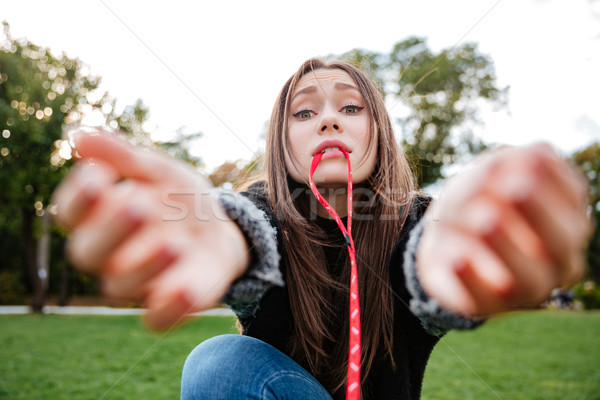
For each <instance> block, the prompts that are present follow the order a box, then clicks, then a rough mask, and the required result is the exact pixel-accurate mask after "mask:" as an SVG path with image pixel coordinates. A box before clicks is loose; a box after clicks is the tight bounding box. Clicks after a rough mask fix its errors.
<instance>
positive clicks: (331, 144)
mask: <svg viewBox="0 0 600 400" xmlns="http://www.w3.org/2000/svg"><path fill="white" fill-rule="evenodd" d="M344 151H345V152H347V153H352V151H350V149H348V147H347V146H346V145H345V144H344V143H343V142H341V141H339V140H325V141H324V142H322V143H321V144H320V145H319V146H318V147H317V148H316V149H315V151H313V156H314V155H315V154H318V153H323V154H324V155H325V154H328V153H330V154H331V155H333V154H334V153H335V154H343V153H344Z"/></svg>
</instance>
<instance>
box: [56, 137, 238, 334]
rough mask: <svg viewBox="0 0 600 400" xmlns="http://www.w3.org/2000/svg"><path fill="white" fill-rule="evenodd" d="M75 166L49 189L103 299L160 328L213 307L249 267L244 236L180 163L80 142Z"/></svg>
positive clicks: (72, 253)
mask: <svg viewBox="0 0 600 400" xmlns="http://www.w3.org/2000/svg"><path fill="white" fill-rule="evenodd" d="M76 147H77V151H78V152H79V154H80V155H81V157H82V159H81V160H80V161H79V162H78V163H77V165H76V166H75V167H74V168H73V170H72V171H71V172H70V173H69V175H68V176H67V178H66V179H65V180H64V181H63V182H62V183H61V185H60V186H59V188H58V189H57V190H56V192H55V194H54V196H53V199H52V203H53V204H54V205H55V206H56V220H57V221H58V222H59V223H60V224H62V225H63V226H65V227H66V228H67V229H69V230H70V231H71V235H70V237H69V239H68V242H67V255H68V257H69V258H70V260H71V261H72V263H73V264H74V265H75V266H76V267H77V268H78V269H80V270H81V271H84V272H87V273H91V274H95V275H98V276H99V277H100V279H101V282H102V288H103V290H104V292H105V293H106V294H107V295H109V296H114V297H122V298H134V299H141V300H143V301H144V304H145V306H146V307H147V308H148V313H147V314H146V321H147V323H148V325H149V326H150V327H151V328H153V329H165V328H168V327H170V326H172V325H174V324H176V323H178V322H179V321H180V320H181V319H182V317H184V316H185V315H186V314H188V313H190V312H197V311H201V310H204V309H208V308H211V307H214V306H216V305H218V304H219V302H220V301H221V300H222V298H223V297H224V295H225V293H226V292H227V290H228V289H229V286H230V285H231V283H233V281H234V280H235V279H236V278H238V277H240V276H241V275H242V274H243V273H244V272H245V270H246V268H247V266H248V264H249V258H250V255H249V250H248V245H247V243H246V240H245V238H244V235H243V233H242V232H241V231H240V229H239V228H238V226H237V225H236V224H235V223H234V222H233V221H231V220H230V219H229V218H227V216H226V215H225V212H224V211H223V209H222V207H221V206H220V204H219V203H218V202H217V201H216V200H215V199H214V198H213V196H211V195H210V194H209V191H210V189H211V185H210V183H209V182H208V181H207V180H206V179H205V178H203V177H202V176H201V175H200V174H198V173H197V172H196V171H194V170H193V169H192V168H190V167H189V166H187V165H186V164H184V163H182V162H180V161H177V160H175V159H172V158H170V157H168V156H165V155H163V154H160V153H158V152H155V151H151V150H148V149H143V148H136V147H133V146H132V145H130V144H129V143H127V142H126V141H124V140H122V139H119V138H118V137H116V136H115V135H110V134H104V133H101V134H79V135H77V136H76Z"/></svg>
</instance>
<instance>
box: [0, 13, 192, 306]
mask: <svg viewBox="0 0 600 400" xmlns="http://www.w3.org/2000/svg"><path fill="white" fill-rule="evenodd" d="M99 84H100V78H99V77H97V76H93V75H90V74H89V68H88V67H87V66H86V65H85V64H83V63H82V62H81V61H80V60H78V59H74V58H69V57H67V56H66V55H64V54H62V55H60V56H55V55H53V54H52V53H51V52H50V50H49V49H46V48H43V47H39V46H37V45H35V44H33V43H30V42H29V41H27V40H26V39H14V38H12V37H11V35H10V30H9V26H8V24H7V23H6V22H4V23H3V38H2V41H1V42H0V134H1V137H0V188H1V189H0V204H1V205H2V206H1V207H0V238H1V241H0V254H2V257H1V258H0V304H2V303H12V304H15V303H23V302H24V301H25V297H26V295H29V296H30V297H31V305H32V308H33V309H34V310H35V311H39V310H41V308H42V306H43V304H44V303H45V301H46V299H45V295H46V293H47V291H48V289H50V291H51V292H52V293H54V294H57V295H58V297H59V303H66V301H67V298H68V295H69V292H75V293H82V294H93V293H95V292H96V284H95V280H94V279H92V278H90V277H87V276H85V275H82V274H79V273H77V272H75V271H74V270H72V269H71V268H70V267H69V266H68V264H67V263H66V261H65V257H64V255H63V247H64V233H63V232H61V231H60V230H59V228H58V227H56V226H53V225H52V224H51V221H50V219H49V211H51V210H49V209H48V205H49V201H50V196H51V194H52V192H53V190H54V189H55V187H56V186H57V184H58V183H59V181H60V180H61V179H62V178H63V177H64V176H65V174H66V172H67V171H68V169H69V168H70V166H71V165H72V158H73V156H74V154H72V149H71V147H70V145H69V141H68V138H67V137H65V135H64V134H63V129H64V128H67V127H68V126H70V125H76V124H77V123H79V122H80V121H81V119H82V118H83V117H84V116H85V115H90V114H92V113H95V114H97V115H96V117H98V118H100V120H101V121H102V123H103V125H106V126H109V127H111V128H113V129H115V130H119V131H122V132H124V133H126V134H127V135H128V136H129V138H130V139H131V141H133V142H135V143H137V144H141V145H151V144H152V141H151V138H150V134H149V133H148V132H147V131H146V130H145V129H144V122H146V120H147V118H148V113H149V110H148V108H147V107H146V106H145V105H144V103H143V102H142V101H141V100H138V101H137V102H136V103H135V104H133V105H130V106H126V107H125V108H124V110H123V111H122V112H116V110H115V109H116V107H115V105H116V99H114V98H112V97H111V96H109V95H108V94H107V93H105V94H104V95H102V96H99V95H98V93H97V92H96V89H97V88H98V85H99ZM199 136H201V134H200V133H192V134H186V133H184V131H183V129H181V130H179V131H178V132H177V135H176V137H175V140H174V141H172V142H170V141H169V142H158V143H155V144H154V145H155V146H156V147H158V148H160V149H163V150H164V151H166V152H168V153H170V154H172V155H174V156H176V157H179V158H182V159H183V160H185V161H187V162H190V163H192V164H194V165H196V166H199V165H201V159H199V158H198V157H195V156H192V155H191V154H190V153H189V152H188V150H187V147H186V146H188V145H189V144H190V142H192V141H193V140H195V139H197V138H198V137H199ZM50 265H51V266H52V267H51V268H50ZM50 271H51V273H50Z"/></svg>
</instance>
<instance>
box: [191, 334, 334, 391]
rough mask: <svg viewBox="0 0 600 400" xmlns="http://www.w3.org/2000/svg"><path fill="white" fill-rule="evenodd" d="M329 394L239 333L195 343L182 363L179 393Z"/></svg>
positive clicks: (274, 353)
mask: <svg viewBox="0 0 600 400" xmlns="http://www.w3.org/2000/svg"><path fill="white" fill-rule="evenodd" d="M300 393H302V398H305V399H315V400H317V399H318V400H322V399H327V400H330V399H331V397H330V396H329V394H328V393H327V391H326V390H325V389H324V388H323V386H321V384H320V383H319V382H317V380H316V379H315V378H314V377H313V376H312V375H310V374H309V373H308V372H307V371H306V370H304V369H303V368H302V367H301V366H300V365H298V364H297V363H295V362H294V361H293V360H292V359H291V358H289V357H288V356H286V355H285V354H283V353H281V352H280V351H279V350H277V349H275V348H274V347H272V346H270V345H269V344H267V343H264V342H262V341H260V340H258V339H255V338H252V337H248V336H243V335H222V336H216V337H213V338H211V339H208V340H206V341H204V342H202V343H201V344H199V345H198V346H197V347H196V348H195V349H194V350H193V351H192V352H191V353H190V355H189V356H188V358H187V360H186V362H185V365H184V367H183V375H182V381H181V399H182V400H191V399H292V398H296V397H297V396H298V395H299V394H300Z"/></svg>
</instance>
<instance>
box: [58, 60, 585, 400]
mask: <svg viewBox="0 0 600 400" xmlns="http://www.w3.org/2000/svg"><path fill="white" fill-rule="evenodd" d="M76 141H77V148H78V151H79V153H80V154H81V155H82V157H83V158H84V159H91V158H93V160H94V164H93V165H90V164H86V163H83V162H80V163H79V165H78V166H77V167H76V168H75V171H73V172H72V173H71V174H70V176H69V177H68V178H67V179H66V180H65V182H64V183H63V184H62V185H61V187H60V188H59V190H58V191H57V193H56V195H55V199H54V202H55V204H56V205H57V207H58V215H57V218H58V221H59V222H61V223H62V224H64V225H66V226H67V227H69V228H71V229H72V235H71V237H70V239H69V243H68V251H69V255H70V257H71V259H72V261H73V262H74V263H75V265H77V266H79V268H81V269H82V270H84V271H89V272H92V273H96V274H99V275H100V277H101V278H102V280H103V282H104V289H105V291H106V292H107V293H108V294H111V295H115V296H129V297H131V296H136V297H141V298H143V299H144V301H145V304H146V305H147V307H148V309H149V311H148V314H147V315H146V319H147V322H148V324H149V325H150V326H151V327H154V328H165V327H168V326H171V325H172V324H174V323H177V322H178V321H179V320H180V319H181V318H182V316H184V315H185V314H186V313H189V312H195V311H199V310H202V309H206V308H209V307H212V306H215V305H217V304H219V303H221V302H225V303H226V304H229V305H230V306H231V307H232V309H233V310H234V311H235V313H236V314H237V315H238V318H239V322H240V325H241V328H242V333H243V335H225V336H220V337H217V338H213V339H210V340H208V341H206V342H204V343H202V344H200V345H199V346H198V347H197V348H196V349H195V350H194V352H192V354H191V355H190V356H189V358H188V360H187V361H186V365H185V367H184V372H183V380H182V398H185V399H192V398H211V399H213V398H227V399H237V398H240V399H246V398H261V399H262V398H272V399H284V398H286V399H287V398H303V399H330V398H335V399H341V398H344V397H345V396H348V398H358V395H359V394H360V395H361V397H362V398H363V399H418V398H419V396H420V391H421V383H422V379H423V373H424V369H425V366H426V363H427V360H428V358H429V355H430V352H431V350H432V349H433V347H434V345H435V344H436V342H437V341H438V339H439V337H440V336H441V335H442V334H443V333H444V332H446V331H447V330H449V329H452V328H462V329H464V328H472V327H475V326H477V325H478V324H479V323H480V322H481V321H482V320H483V318H485V317H486V316H489V315H492V314H495V313H498V312H502V311H505V310H509V309H514V308H515V307H524V306H528V305H531V304H535V303H539V302H541V301H542V300H543V299H544V298H545V297H546V296H547V295H548V294H549V292H550V291H551V290H552V289H553V288H554V287H556V286H560V285H564V284H568V283H570V282H573V281H575V280H577V279H578V278H579V277H580V276H581V274H582V271H583V265H584V263H583V252H582V248H583V246H584V243H585V240H586V237H587V235H588V233H589V223H588V220H587V218H586V200H587V195H586V187H585V184H584V183H583V180H582V179H581V178H580V177H579V176H578V175H577V174H576V173H574V172H573V171H572V170H571V169H570V168H569V166H568V165H567V164H566V163H564V162H563V161H561V160H560V159H559V157H557V156H556V154H555V153H554V152H553V151H552V149H551V148H549V147H548V146H546V145H537V146H532V147H529V148H523V149H502V150H498V151H496V152H493V153H489V154H486V155H484V156H482V157H480V158H479V159H478V162H477V163H476V167H475V168H472V169H471V170H470V171H468V172H466V173H464V174H463V175H462V176H461V177H458V178H456V179H453V180H451V181H450V182H449V183H448V184H447V185H446V188H445V190H444V195H443V196H442V197H441V199H440V200H439V201H437V202H432V201H431V200H430V199H429V198H427V197H426V196H424V195H422V194H420V193H419V192H418V191H417V190H416V188H415V187H414V182H413V178H412V176H411V173H410V170H409V166H408V164H407V162H406V159H405V157H404V155H403V154H402V152H401V150H400V149H399V148H398V146H397V145H396V141H395V139H394V135H393V131H392V127H391V124H390V120H389V116H388V115H387V112H386V110H385V107H384V103H383V100H382V98H381V96H380V95H379V93H378V91H377V89H376V87H375V86H374V85H373V84H372V83H371V81H370V80H369V79H368V78H367V77H366V76H365V75H364V74H363V73H362V72H360V71H359V70H358V69H356V68H354V67H352V66H351V65H349V64H346V63H343V62H332V63H324V62H322V61H320V60H316V59H313V60H309V61H307V62H305V63H304V64H303V65H302V66H301V67H300V69H299V70H298V71H297V72H296V73H295V74H294V75H293V76H292V77H291V78H290V79H289V80H288V82H286V84H285V85H284V87H283V89H282V91H281V93H280V94H279V97H278V99H277V101H276V104H275V107H274V109H273V114H272V116H271V120H270V125H269V130H268V134H267V149H266V156H265V164H266V171H265V177H264V179H263V180H260V181H257V182H255V183H254V184H252V185H250V186H249V187H248V188H247V190H246V191H244V192H243V193H241V194H234V193H226V192H215V191H213V190H211V188H210V187H209V185H208V184H207V182H206V181H205V180H204V179H203V178H202V177H200V176H198V175H197V174H196V173H195V172H194V171H192V170H190V169H189V168H188V167H186V166H184V165H183V164H181V163H178V162H176V161H174V160H171V159H168V158H166V157H164V156H162V155H159V154H157V153H154V152H149V151H144V150H140V149H135V148H132V147H131V146H129V145H127V144H126V143H125V142H123V141H121V140H119V139H116V138H114V137H111V136H109V135H89V134H82V135H79V137H78V138H77V139H76ZM349 182H350V184H349ZM353 271H354V272H355V273H356V274H357V275H356V277H357V280H356V279H355V278H354V272H353ZM355 282H358V284H357V285H356V284H355ZM359 306H360V308H359ZM359 310H360V311H359ZM356 344H358V347H357V346H356Z"/></svg>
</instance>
